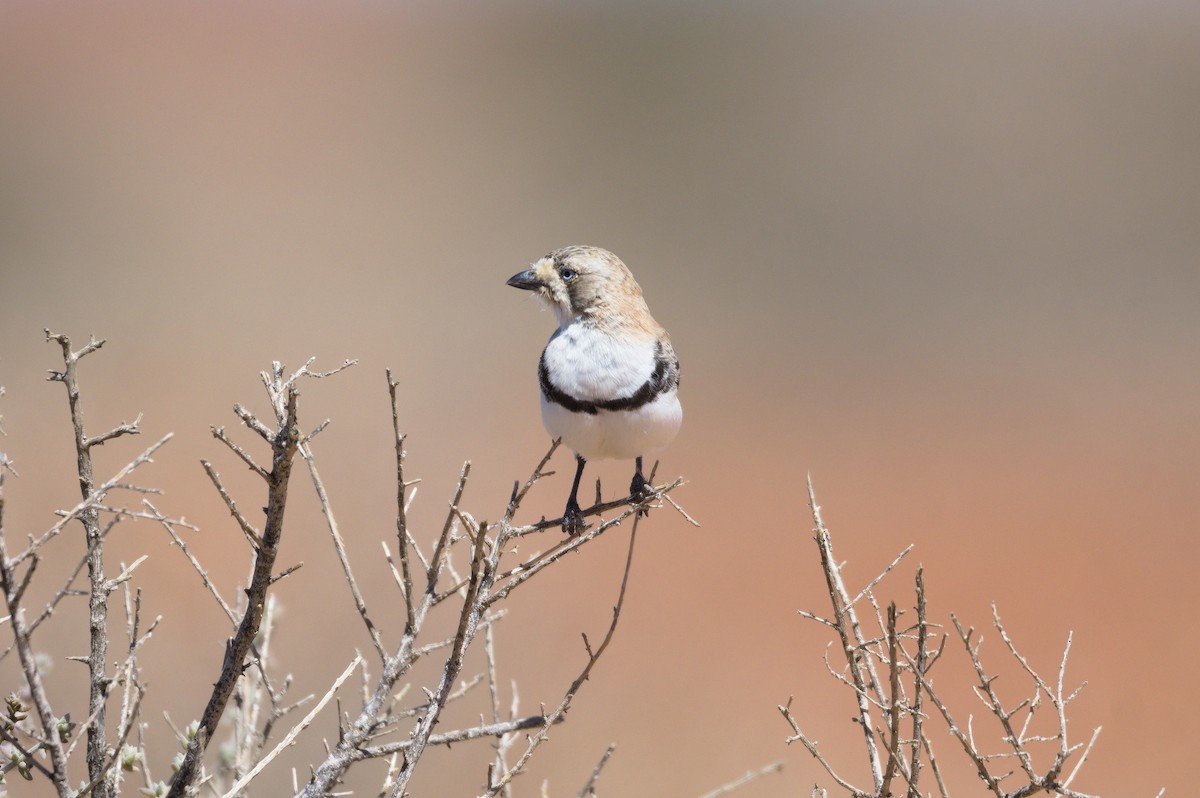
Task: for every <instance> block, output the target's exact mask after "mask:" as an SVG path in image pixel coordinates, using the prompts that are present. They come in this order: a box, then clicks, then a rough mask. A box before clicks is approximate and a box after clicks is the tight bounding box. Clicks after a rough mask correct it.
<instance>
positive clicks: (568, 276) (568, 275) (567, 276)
mask: <svg viewBox="0 0 1200 798" xmlns="http://www.w3.org/2000/svg"><path fill="white" fill-rule="evenodd" d="M558 276H559V277H561V278H562V279H563V282H564V283H569V282H571V281H572V280H574V279H575V272H574V270H572V269H563V270H562V271H560V272H559V273H558Z"/></svg>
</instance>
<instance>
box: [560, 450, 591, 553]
mask: <svg viewBox="0 0 1200 798" xmlns="http://www.w3.org/2000/svg"><path fill="white" fill-rule="evenodd" d="M585 465H587V460H584V459H583V457H581V456H580V455H575V482H573V483H572V484H571V497H570V498H569V499H567V509H566V510H564V511H563V520H562V528H563V532H566V533H567V534H568V535H571V536H572V537H574V536H575V535H578V534H579V533H580V532H582V531H583V530H584V529H586V528H587V523H586V522H585V521H584V520H583V510H582V509H580V507H579V499H578V498H577V494H578V493H579V480H580V479H581V478H582V477H583V467H584V466H585Z"/></svg>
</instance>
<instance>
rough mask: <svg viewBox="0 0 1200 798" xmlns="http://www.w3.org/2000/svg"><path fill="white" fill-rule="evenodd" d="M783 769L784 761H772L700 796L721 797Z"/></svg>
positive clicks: (705, 797) (708, 797)
mask: <svg viewBox="0 0 1200 798" xmlns="http://www.w3.org/2000/svg"><path fill="white" fill-rule="evenodd" d="M781 770H783V762H772V763H771V764H769V765H767V766H766V767H762V768H759V769H758V770H751V771H748V772H747V773H745V774H744V775H742V776H741V777H740V778H737V779H734V780H733V781H731V782H729V783H728V784H724V785H722V786H720V787H718V788H717V789H715V790H713V791H712V792H706V793H704V795H702V796H701V797H700V798H720V796H722V795H729V793H731V792H733V791H734V790H737V789H739V788H741V787H745V786H746V785H747V784H749V783H750V782H752V781H755V780H757V779H760V778H762V777H763V776H769V775H770V774H772V773H778V772H780V771H781Z"/></svg>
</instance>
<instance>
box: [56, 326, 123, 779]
mask: <svg viewBox="0 0 1200 798" xmlns="http://www.w3.org/2000/svg"><path fill="white" fill-rule="evenodd" d="M45 333H46V341H47V342H49V341H57V342H58V345H59V346H60V347H61V348H62V357H63V370H62V371H51V372H50V376H49V377H48V379H49V380H51V381H56V382H61V383H63V384H64V385H65V386H66V388H67V404H68V405H69V406H70V412H71V425H72V427H73V428H74V430H75V456H76V469H77V471H78V476H79V492H80V494H81V495H82V497H83V499H84V500H85V501H86V500H87V499H88V498H89V497H91V496H92V494H93V491H94V489H95V479H94V472H93V468H92V447H93V446H99V445H101V444H103V443H104V442H105V441H108V440H111V439H113V438H116V437H119V436H121V435H136V434H138V432H139V430H138V420H140V419H141V416H138V420H135V421H133V422H132V423H129V424H125V423H122V424H120V425H119V426H117V427H114V428H113V429H112V430H109V431H108V432H105V433H103V434H101V435H97V436H96V437H94V438H89V437H88V436H87V433H86V431H85V429H84V424H83V405H82V403H81V401H80V398H79V380H78V374H77V369H76V365H77V364H78V362H79V361H80V360H81V359H82V358H84V357H86V356H87V355H89V354H91V353H92V352H95V351H96V350H97V349H99V348H100V347H102V346H104V341H103V340H99V341H97V340H96V339H95V338H94V337H91V338H89V340H88V343H87V344H86V345H85V346H84V347H83V348H82V349H80V350H79V351H77V352H73V351H71V339H70V338H68V337H67V336H65V335H57V334H55V333H52V332H50V330H45ZM79 521H80V523H81V524H83V529H84V535H85V542H86V545H87V552H88V578H89V580H90V583H91V590H90V593H89V596H88V636H89V638H90V641H91V647H90V653H89V655H88V715H89V717H91V718H93V720H92V722H91V723H90V724H89V725H88V728H87V736H88V742H87V765H88V777H89V778H90V779H91V780H92V781H96V780H97V779H99V780H100V781H99V782H98V783H97V784H96V786H95V788H94V790H93V794H94V795H95V796H96V798H109V792H110V791H109V787H108V784H107V782H106V781H104V780H103V779H102V778H101V777H102V775H103V773H104V767H105V758H106V756H107V752H108V740H107V736H106V731H105V702H106V701H107V698H108V686H109V684H110V682H111V679H110V678H109V677H108V675H107V673H106V670H105V663H106V660H107V657H108V594H109V590H108V588H107V580H106V579H105V576H104V542H103V540H102V535H101V531H100V511H99V509H98V508H96V507H90V508H88V509H85V510H84V511H83V512H81V513H80V514H79Z"/></svg>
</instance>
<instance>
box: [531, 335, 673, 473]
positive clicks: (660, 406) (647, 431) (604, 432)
mask: <svg viewBox="0 0 1200 798" xmlns="http://www.w3.org/2000/svg"><path fill="white" fill-rule="evenodd" d="M655 350H656V342H655V341H654V340H636V339H635V340H630V339H622V338H618V337H616V336H612V335H609V334H607V333H604V332H601V331H599V330H596V329H594V328H591V327H587V326H584V325H582V324H572V325H568V326H567V327H564V328H562V329H560V330H559V331H558V332H556V333H555V334H554V336H553V337H552V338H551V339H550V343H549V344H547V345H546V351H545V353H544V355H543V357H544V359H545V363H546V369H547V372H548V376H549V378H550V380H551V382H552V383H553V384H554V386H555V387H556V388H557V389H558V390H560V391H562V392H564V393H567V394H569V395H570V396H572V397H574V398H575V399H579V400H583V401H590V402H598V401H605V400H611V399H620V398H625V397H628V396H631V395H633V394H634V393H635V392H636V391H637V390H638V388H640V387H641V386H642V385H643V384H644V383H645V382H646V381H647V380H648V379H650V377H651V376H652V375H653V374H654V368H655ZM682 421H683V410H682V408H681V407H680V404H679V398H678V395H677V393H676V391H675V389H674V388H671V389H670V390H668V391H666V392H664V393H662V394H660V395H658V396H657V397H655V398H654V400H653V401H651V402H648V403H646V404H644V405H641V406H640V407H637V408H634V409H630V410H603V409H601V410H597V412H595V413H587V412H579V411H571V410H568V409H567V408H565V407H563V406H562V405H560V404H556V403H554V402H552V401H549V400H547V399H546V397H545V396H544V395H543V396H542V423H543V424H544V425H545V427H546V430H547V432H549V433H550V435H551V436H552V437H555V438H562V439H563V443H565V444H566V445H567V446H569V447H570V448H571V449H573V450H574V451H576V452H578V453H579V454H581V455H583V457H585V458H588V459H595V458H610V459H630V458H633V457H637V456H639V455H644V454H652V453H654V452H656V451H658V450H660V449H662V448H663V447H665V446H666V445H667V444H668V443H670V442H671V440H672V439H674V437H675V435H676V433H677V432H678V431H679V427H680V424H681V423H682Z"/></svg>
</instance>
